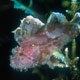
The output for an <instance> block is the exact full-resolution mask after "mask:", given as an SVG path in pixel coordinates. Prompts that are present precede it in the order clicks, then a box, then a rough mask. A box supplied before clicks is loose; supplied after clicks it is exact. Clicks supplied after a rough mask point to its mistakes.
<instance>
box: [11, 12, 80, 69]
mask: <svg viewBox="0 0 80 80" xmlns="http://www.w3.org/2000/svg"><path fill="white" fill-rule="evenodd" d="M79 23H80V13H76V14H75V16H74V18H73V19H72V20H71V21H70V22H69V21H68V20H67V19H66V17H65V16H64V15H63V14H61V13H58V12H53V13H52V14H51V15H50V17H49V18H48V20H47V23H45V24H44V23H43V22H41V21H40V20H39V19H37V18H34V17H32V16H27V17H26V18H24V19H22V20H21V24H20V26H19V27H18V28H17V29H16V30H14V31H13V33H14V38H15V40H16V41H17V43H18V44H19V46H17V47H15V48H13V49H12V53H13V54H12V55H11V56H10V65H11V67H12V68H16V69H20V70H28V69H29V68H35V67H37V66H41V65H45V64H47V65H48V66H49V68H51V69H54V68H55V67H60V68H63V67H70V65H71V62H70V59H69V58H68V55H67V54H66V55H67V56H66V55H65V54H64V53H63V52H62V50H63V48H64V46H65V45H67V44H68V43H69V42H71V41H72V40H73V39H75V38H76V37H77V36H78V34H79V32H80V25H79Z"/></svg>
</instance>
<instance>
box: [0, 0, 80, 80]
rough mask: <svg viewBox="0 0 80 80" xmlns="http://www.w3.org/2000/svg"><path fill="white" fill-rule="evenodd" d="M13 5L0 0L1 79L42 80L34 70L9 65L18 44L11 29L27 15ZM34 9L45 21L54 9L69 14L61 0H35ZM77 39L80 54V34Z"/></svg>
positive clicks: (7, 0) (6, 0)
mask: <svg viewBox="0 0 80 80" xmlns="http://www.w3.org/2000/svg"><path fill="white" fill-rule="evenodd" d="M22 1H23V3H24V4H25V5H28V4H29V0H22ZM13 5H14V3H13V2H11V1H10V0H0V80H4V79H7V80H40V79H39V76H38V75H37V74H32V73H31V71H32V70H29V71H28V72H19V71H16V70H13V69H12V68H11V67H10V66H9V63H10V61H9V57H10V55H11V49H12V48H14V47H15V46H16V45H17V43H16V42H15V40H14V37H13V34H12V33H11V31H13V30H14V29H16V28H17V27H18V26H19V24H20V20H21V19H22V18H24V17H26V16H27V14H25V13H24V11H22V10H18V9H14V8H13ZM32 9H33V10H34V11H36V12H38V13H39V14H41V15H42V16H43V15H44V16H43V18H44V20H42V18H41V20H42V21H43V22H46V19H47V18H48V16H49V15H50V13H51V12H52V11H54V12H61V13H63V14H65V15H66V16H67V15H68V14H66V13H65V10H66V9H67V8H65V7H63V6H62V1H61V0H33V7H32ZM37 17H38V16H37ZM67 18H68V19H69V20H70V17H69V16H67ZM76 41H77V53H78V54H77V55H80V50H79V48H80V47H79V45H80V37H79V36H78V37H77V38H76ZM41 70H43V69H41ZM44 71H45V72H46V69H44ZM50 71H51V70H50ZM50 71H49V72H50ZM53 72H54V71H53ZM51 73H52V72H50V74H51ZM54 73H55V72H54ZM56 75H57V73H56ZM49 76H50V75H49ZM51 76H52V75H51Z"/></svg>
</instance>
